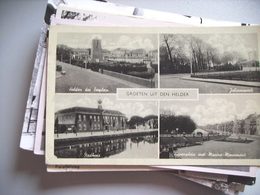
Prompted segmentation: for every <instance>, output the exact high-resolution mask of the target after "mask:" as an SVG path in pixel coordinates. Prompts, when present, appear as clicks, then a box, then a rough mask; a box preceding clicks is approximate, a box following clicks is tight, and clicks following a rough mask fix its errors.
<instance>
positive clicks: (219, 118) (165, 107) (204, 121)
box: [160, 94, 260, 159]
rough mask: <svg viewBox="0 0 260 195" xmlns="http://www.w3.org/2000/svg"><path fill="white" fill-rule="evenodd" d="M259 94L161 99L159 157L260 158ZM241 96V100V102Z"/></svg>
mask: <svg viewBox="0 0 260 195" xmlns="http://www.w3.org/2000/svg"><path fill="white" fill-rule="evenodd" d="M259 98H260V95H244V94H243V95H214V96H213V95H200V98H199V100H198V101H197V102H194V101H193V102H187V101H185V102H184V101H161V103H160V158H161V159H260V150H259V148H260V104H259ZM241 99H243V104H241Z"/></svg>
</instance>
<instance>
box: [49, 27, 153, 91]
mask: <svg viewBox="0 0 260 195" xmlns="http://www.w3.org/2000/svg"><path fill="white" fill-rule="evenodd" d="M56 40H57V42H56V44H55V47H56V54H55V55H53V56H52V57H55V58H56V59H55V60H54V59H52V62H53V63H56V64H55V66H56V67H55V69H56V75H55V92H56V93H116V89H117V88H157V87H158V79H157V77H158V36H157V34H146V33H144V34H142V33H138V34H137V33H125V32H123V33H121V32H120V31H118V32H113V33H110V32H104V33H102V32H101V33H100V32H97V33H96V32H80V33H78V32H58V33H57V34H56ZM51 44H54V43H51ZM52 68H54V66H52Z"/></svg>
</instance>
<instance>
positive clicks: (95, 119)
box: [55, 102, 127, 133]
mask: <svg viewBox="0 0 260 195" xmlns="http://www.w3.org/2000/svg"><path fill="white" fill-rule="evenodd" d="M126 128H127V125H126V117H125V115H124V114H123V113H121V112H119V111H116V110H106V109H102V106H101V103H100V102H99V105H98V108H87V107H72V108H67V109H63V110H60V111H58V112H56V113H55V133H77V132H92V131H110V130H124V129H126Z"/></svg>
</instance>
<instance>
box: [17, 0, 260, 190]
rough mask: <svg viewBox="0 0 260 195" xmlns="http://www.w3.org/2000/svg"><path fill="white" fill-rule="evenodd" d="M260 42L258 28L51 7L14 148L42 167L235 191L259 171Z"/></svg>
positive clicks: (98, 5)
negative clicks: (142, 175)
mask: <svg viewBox="0 0 260 195" xmlns="http://www.w3.org/2000/svg"><path fill="white" fill-rule="evenodd" d="M241 26H242V27H241ZM259 36H260V28H259V27H257V26H256V25H249V24H241V23H234V22H224V21H215V20H210V19H204V18H199V17H192V16H183V15H178V14H174V13H167V12H160V11H155V10H149V9H141V8H135V7H131V6H123V5H116V4H114V3H109V2H100V1H86V0H85V1H81V0H77V1H72V0H66V1H62V0H49V1H48V4H47V8H46V14H45V17H44V22H43V27H42V29H41V34H40V40H39V45H38V49H37V55H36V58H35V64H34V70H33V74H32V81H31V86H30V90H29V95H28V100H27V106H26V111H25V117H24V125H23V130H22V135H21V142H20V147H21V148H22V149H25V150H31V151H33V152H34V154H37V155H44V154H45V158H46V164H47V171H49V172H84V171H85V172H88V171H89V172H90V171H167V172H169V171H170V172H172V173H174V174H175V175H177V176H179V177H182V178H185V179H187V180H190V181H194V182H197V183H199V184H202V185H205V186H208V187H210V188H213V189H216V190H220V191H222V192H224V193H226V194H234V193H236V192H240V191H243V190H244V187H245V185H253V184H254V183H255V177H256V169H257V168H256V166H258V165H259V164H260V160H259V158H260V150H259V146H260V103H259V102H260V101H259V100H260V96H259V92H260V68H259V50H258V48H259V45H260V44H259V43H260V42H259V40H260V37H259ZM184 165H185V166H184Z"/></svg>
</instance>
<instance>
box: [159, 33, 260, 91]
mask: <svg viewBox="0 0 260 195" xmlns="http://www.w3.org/2000/svg"><path fill="white" fill-rule="evenodd" d="M187 32H188V31H181V32H174V33H162V34H160V38H159V40H160V87H162V88H198V89H199V92H200V93H205V94H208V93H214V94H216V93H223V94H226V93H259V92H260V67H259V46H258V45H259V42H258V38H259V37H258V34H257V33H256V32H248V33H245V32H242V30H241V29H240V31H239V30H233V31H232V30H231V31H230V32H227V33H226V32H225V29H223V30H221V29H217V30H216V31H214V30H212V29H210V30H208V29H207V30H203V29H200V30H199V31H198V32H196V33H194V34H190V33H187Z"/></svg>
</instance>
